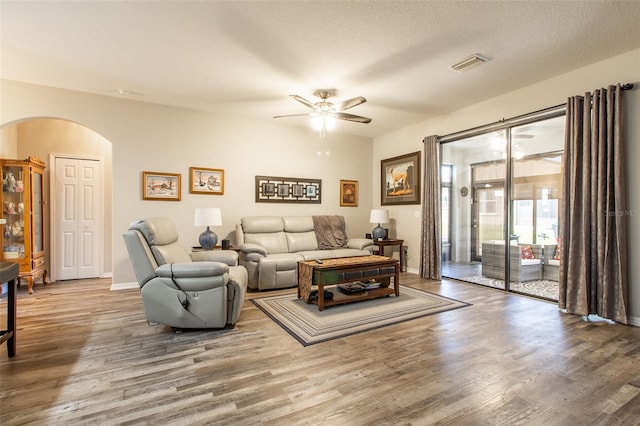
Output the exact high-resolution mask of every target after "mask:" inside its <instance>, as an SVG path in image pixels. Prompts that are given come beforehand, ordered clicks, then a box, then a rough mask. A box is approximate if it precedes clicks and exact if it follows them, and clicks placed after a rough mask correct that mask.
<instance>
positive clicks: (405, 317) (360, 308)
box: [251, 285, 470, 346]
mask: <svg viewBox="0 0 640 426" xmlns="http://www.w3.org/2000/svg"><path fill="white" fill-rule="evenodd" d="M334 291H337V290H334ZM251 302H253V304H255V305H256V306H257V307H258V308H260V309H261V310H262V311H263V312H264V313H265V314H267V316H269V317H270V318H271V319H272V320H274V321H275V322H276V323H277V324H278V325H279V326H281V327H282V328H283V329H284V330H286V331H287V332H288V333H289V334H290V335H291V336H293V337H294V338H295V339H296V340H298V342H300V343H301V344H302V345H303V346H309V345H313V344H316V343H320V342H326V341H327V340H332V339H337V338H340V337H345V336H349V335H352V334H357V333H362V332H364V331H369V330H373V329H376V328H380V327H385V326H388V325H391V324H397V323H399V322H403V321H409V320H412V319H415V318H420V317H424V316H427V315H433V314H437V313H440V312H445V311H450V310H452V309H457V308H463V307H465V306H469V305H470V304H469V303H465V302H460V301H458V300H453V299H449V298H447V297H443V296H439V295H437V294H433V293H428V292H426V291H422V290H417V289H414V288H411V287H406V286H403V285H401V286H400V296H399V297H396V296H388V297H382V298H379V299H371V300H363V301H360V302H354V303H348V304H344V305H335V306H331V307H327V308H325V309H324V310H323V311H319V310H318V307H317V306H316V305H313V304H307V303H305V302H303V301H302V300H300V299H298V297H297V295H296V294H295V293H294V294H284V295H279V296H270V297H263V298H258V299H252V300H251Z"/></svg>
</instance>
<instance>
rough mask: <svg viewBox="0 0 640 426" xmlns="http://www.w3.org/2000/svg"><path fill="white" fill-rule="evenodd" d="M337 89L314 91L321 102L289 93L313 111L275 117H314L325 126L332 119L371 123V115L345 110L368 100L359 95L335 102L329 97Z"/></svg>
mask: <svg viewBox="0 0 640 426" xmlns="http://www.w3.org/2000/svg"><path fill="white" fill-rule="evenodd" d="M335 94H336V91H335V90H334V89H319V90H316V91H315V92H313V95H314V96H317V97H319V98H320V101H319V102H311V101H308V100H307V99H305V98H303V97H302V96H298V95H289V96H291V97H292V98H293V99H295V100H296V101H298V102H300V103H301V104H303V105H305V106H307V107H309V108H311V109H312V110H313V112H310V113H307V114H288V115H275V116H273V118H283V117H314V118H317V119H318V120H319V121H321V122H322V123H323V124H322V125H323V126H325V127H327V126H326V125H327V123H329V121H330V120H335V119H338V120H346V121H353V122H356V123H371V119H370V118H369V117H363V116H361V115H355V114H349V113H346V112H344V111H346V110H348V109H350V108H353V107H355V106H358V105H360V104H363V103H365V102H367V100H366V99H365V98H363V97H362V96H357V97H355V98H352V99H347V100H346V101H343V102H340V103H338V104H334V103H333V102H330V101H328V100H327V99H328V98H330V97H332V96H335Z"/></svg>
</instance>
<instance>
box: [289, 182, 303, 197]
mask: <svg viewBox="0 0 640 426" xmlns="http://www.w3.org/2000/svg"><path fill="white" fill-rule="evenodd" d="M291 192H292V195H293V196H294V197H304V185H300V184H297V183H296V184H293V185H291Z"/></svg>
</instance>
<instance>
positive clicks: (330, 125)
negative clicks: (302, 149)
mask: <svg viewBox="0 0 640 426" xmlns="http://www.w3.org/2000/svg"><path fill="white" fill-rule="evenodd" d="M311 126H312V127H313V128H314V129H315V130H319V131H324V130H333V129H335V128H336V118H335V117H333V116H331V115H328V114H320V115H316V116H315V117H313V118H312V119H311Z"/></svg>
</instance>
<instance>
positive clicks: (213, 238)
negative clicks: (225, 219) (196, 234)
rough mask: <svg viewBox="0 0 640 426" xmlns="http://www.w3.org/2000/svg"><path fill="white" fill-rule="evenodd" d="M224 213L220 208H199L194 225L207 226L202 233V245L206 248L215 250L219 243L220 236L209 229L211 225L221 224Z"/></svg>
mask: <svg viewBox="0 0 640 426" xmlns="http://www.w3.org/2000/svg"><path fill="white" fill-rule="evenodd" d="M221 225H222V214H221V213H220V209H219V208H215V207H208V208H197V209H196V216H195V219H194V221H193V226H206V227H207V229H205V231H204V232H203V233H202V234H200V239H199V241H200V247H202V248H203V249H205V250H213V248H214V247H215V246H216V244H217V243H218V236H217V235H216V233H215V232H213V231H212V230H211V229H209V226H221Z"/></svg>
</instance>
